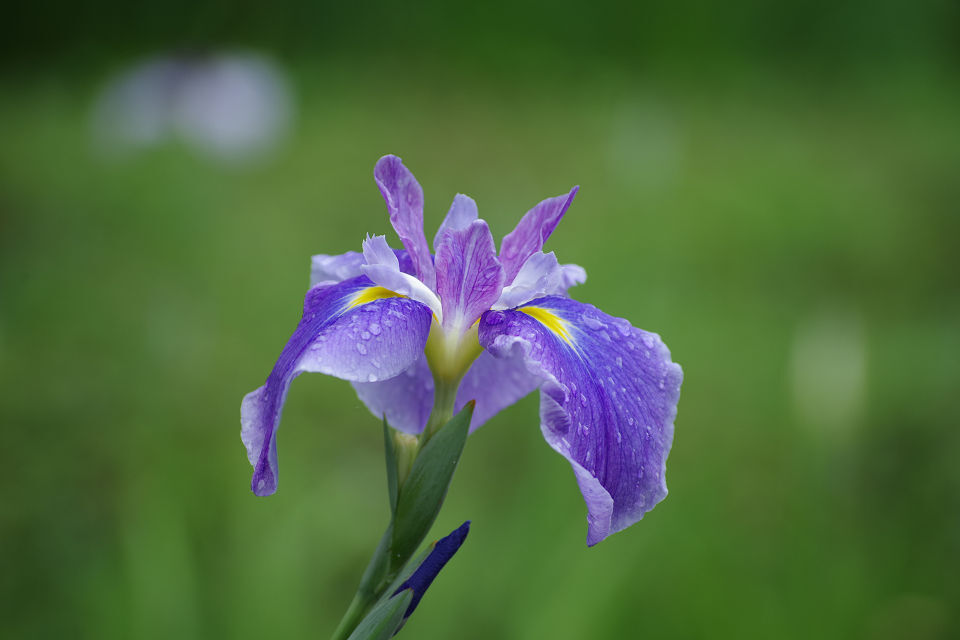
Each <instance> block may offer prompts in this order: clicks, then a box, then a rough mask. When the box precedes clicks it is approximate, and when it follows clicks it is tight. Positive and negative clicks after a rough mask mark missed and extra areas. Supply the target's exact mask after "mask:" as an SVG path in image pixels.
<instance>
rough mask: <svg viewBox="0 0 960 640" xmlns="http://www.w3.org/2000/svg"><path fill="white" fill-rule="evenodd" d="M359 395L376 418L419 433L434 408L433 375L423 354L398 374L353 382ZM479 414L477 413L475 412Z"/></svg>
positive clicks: (410, 431)
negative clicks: (374, 379) (375, 380)
mask: <svg viewBox="0 0 960 640" xmlns="http://www.w3.org/2000/svg"><path fill="white" fill-rule="evenodd" d="M351 384H352V385H353V388H354V390H355V391H356V392H357V397H358V398H360V401H361V402H363V404H364V405H365V406H366V407H367V409H369V410H370V412H371V413H372V414H373V415H374V416H376V417H377V418H383V417H384V416H386V418H387V424H389V425H390V426H391V427H393V428H394V429H397V430H398V431H403V432H404V433H409V434H411V435H417V434H419V433H420V432H421V431H423V428H424V427H425V426H426V425H427V420H428V419H429V418H430V411H431V410H432V409H433V384H434V383H433V374H431V373H430V366H429V365H428V364H427V357H426V356H425V355H423V354H421V355H420V357H419V358H418V359H417V360H416V362H414V363H413V364H412V365H410V366H409V367H408V368H407V369H405V370H404V371H403V372H402V373H400V374H399V375H396V376H393V377H392V378H388V379H386V380H378V381H377V382H352V383H351ZM474 415H476V412H474Z"/></svg>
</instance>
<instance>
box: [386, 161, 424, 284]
mask: <svg viewBox="0 0 960 640" xmlns="http://www.w3.org/2000/svg"><path fill="white" fill-rule="evenodd" d="M373 177H374V179H375V180H376V181H377V187H379V188H380V193H381V194H383V199H384V200H386V202H387V211H388V212H389V213H390V224H392V225H393V228H394V229H395V230H396V232H397V235H399V236H400V241H401V242H402V243H403V246H404V247H405V248H406V250H407V253H409V254H410V259H411V260H412V261H413V266H414V269H415V270H416V275H417V277H418V278H420V280H421V281H422V282H423V283H424V284H425V285H427V287H428V288H430V289H432V290H435V289H436V281H437V277H436V272H435V270H434V268H433V261H432V260H431V259H430V247H429V245H427V237H426V236H425V235H424V234H423V189H422V188H421V187H420V183H419V182H417V179H416V178H414V177H413V174H412V173H410V170H409V169H407V168H406V167H405V166H403V162H402V161H401V160H400V158H398V157H397V156H393V155H389V156H384V157H382V158H380V160H379V161H377V166H376V167H374V169H373Z"/></svg>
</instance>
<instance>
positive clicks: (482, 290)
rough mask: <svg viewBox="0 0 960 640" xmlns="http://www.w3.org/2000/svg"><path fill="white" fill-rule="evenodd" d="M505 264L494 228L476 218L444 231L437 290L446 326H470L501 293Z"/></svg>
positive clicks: (438, 265) (439, 252) (460, 327)
mask: <svg viewBox="0 0 960 640" xmlns="http://www.w3.org/2000/svg"><path fill="white" fill-rule="evenodd" d="M502 288H503V267H501V266H500V261H499V260H497V249H496V246H495V245H494V242H493V236H492V235H491V234H490V228H489V227H487V223H486V222H484V221H483V220H474V221H473V222H471V223H470V225H469V226H467V227H465V228H463V229H457V230H454V229H450V230H447V231H445V232H444V234H443V236H441V238H440V243H439V246H438V248H437V293H438V294H439V295H440V301H441V303H442V305H443V320H444V322H443V326H444V329H450V328H454V327H456V328H459V329H460V330H464V329H466V328H468V327H470V326H471V325H472V324H473V323H474V321H476V319H477V318H479V317H480V314H481V313H483V312H484V311H486V310H487V309H489V308H490V305H492V304H493V303H494V301H495V300H496V299H497V298H498V297H499V296H500V290H501V289H502Z"/></svg>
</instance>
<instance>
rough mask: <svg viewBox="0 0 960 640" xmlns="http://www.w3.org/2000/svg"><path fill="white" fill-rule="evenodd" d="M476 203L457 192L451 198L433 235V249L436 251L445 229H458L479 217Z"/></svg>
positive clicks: (465, 226) (463, 227)
mask: <svg viewBox="0 0 960 640" xmlns="http://www.w3.org/2000/svg"><path fill="white" fill-rule="evenodd" d="M479 215H480V214H479V212H478V211H477V203H476V202H474V201H473V198H471V197H470V196H465V195H463V194H462V193H458V194H457V195H456V196H454V198H453V204H451V205H450V210H449V211H448V212H447V217H445V218H444V219H443V222H442V223H441V224H440V228H439V229H437V233H436V235H435V236H433V250H434V251H438V250H439V247H440V238H442V237H443V234H444V233H445V232H446V231H460V230H461V229H466V228H467V227H469V226H470V223H471V222H473V221H474V220H476V219H477V218H478V217H479Z"/></svg>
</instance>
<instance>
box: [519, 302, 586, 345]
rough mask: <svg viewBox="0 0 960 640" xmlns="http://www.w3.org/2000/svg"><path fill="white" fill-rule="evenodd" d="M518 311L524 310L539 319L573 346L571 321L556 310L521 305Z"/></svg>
mask: <svg viewBox="0 0 960 640" xmlns="http://www.w3.org/2000/svg"><path fill="white" fill-rule="evenodd" d="M517 311H522V312H524V313H525V314H527V315H528V316H530V317H531V318H533V319H535V320H538V321H539V322H540V324H542V325H543V326H545V327H546V328H547V329H550V331H553V332H554V333H555V334H557V335H558V336H559V337H560V339H561V340H563V341H564V342H566V343H567V344H568V345H570V346H571V347H572V346H573V339H572V338H571V337H570V329H569V327H570V323H569V322H567V321H566V320H564V319H563V318H561V317H560V316H558V315H557V314H555V313H554V312H552V311H550V310H549V309H544V308H543V307H520V308H519V309H517Z"/></svg>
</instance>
